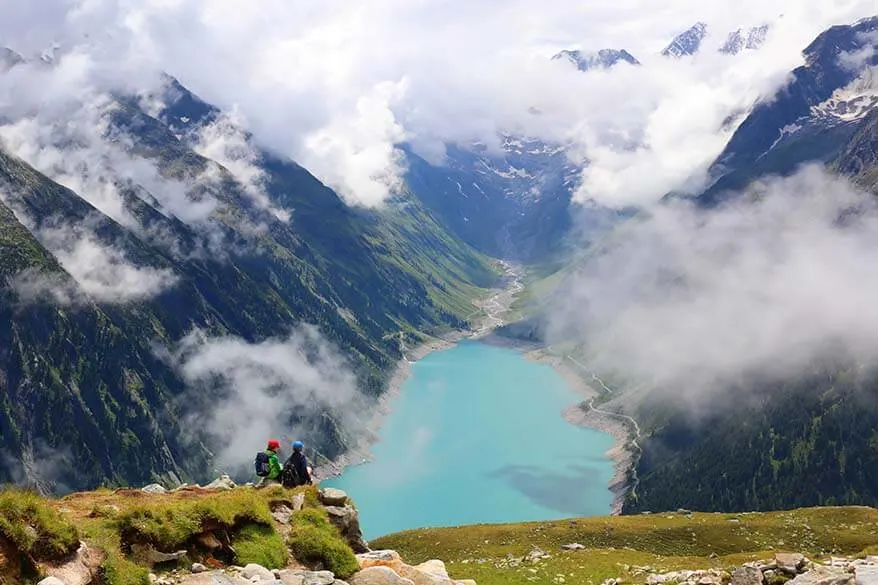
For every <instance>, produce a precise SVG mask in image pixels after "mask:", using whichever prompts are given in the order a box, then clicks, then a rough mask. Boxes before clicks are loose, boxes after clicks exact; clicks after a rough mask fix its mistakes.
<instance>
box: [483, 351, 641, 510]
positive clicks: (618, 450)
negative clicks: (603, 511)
mask: <svg viewBox="0 0 878 585" xmlns="http://www.w3.org/2000/svg"><path fill="white" fill-rule="evenodd" d="M482 341H483V342H484V343H489V344H492V345H497V346H499V347H506V348H509V349H514V350H517V351H520V352H522V353H523V354H524V357H525V358H526V359H528V360H531V361H534V362H537V363H541V364H545V365H547V366H549V367H551V368H552V369H554V370H555V371H556V372H557V373H558V375H559V376H561V377H562V378H564V380H565V381H566V382H567V385H568V386H569V387H570V389H571V390H572V391H573V392H574V393H576V394H579V395H580V396H582V398H583V400H582V401H581V402H577V403H576V404H572V405H570V406H569V407H568V408H566V409H565V410H564V411H563V412H562V413H561V416H562V417H563V418H564V420H565V421H567V422H568V423H570V424H572V425H574V426H578V427H583V428H587V429H593V430H596V431H601V432H603V433H606V434H608V435H610V436H611V437H613V440H614V443H613V446H612V447H611V448H610V449H609V450H608V451H607V452H606V453H605V454H604V455H605V456H606V457H607V458H609V459H610V460H611V461H612V462H613V478H612V480H611V481H610V484H609V486H608V488H609V490H610V491H611V492H612V493H613V505H612V508H611V510H610V514H611V515H613V516H618V515H620V514H621V513H622V506H623V504H624V503H625V497H626V496H627V495H628V492H629V490H630V488H631V486H630V485H629V481H628V478H629V473H630V471H631V469H632V468H633V466H634V465H635V464H636V461H637V455H636V453H635V452H634V450H633V449H632V448H631V440H632V438H633V437H632V434H631V429H630V428H629V427H628V425H626V424H625V423H624V422H622V421H621V420H620V419H618V418H616V417H613V416H609V415H607V414H606V413H603V412H600V411H595V410H593V409H591V408H587V406H586V405H587V404H588V402H589V401H590V400H592V399H594V398H597V397H598V396H600V395H601V392H600V391H598V390H597V389H595V388H594V387H592V386H591V385H590V384H589V382H588V380H587V379H585V378H583V377H582V375H581V373H580V372H579V371H578V370H577V369H576V368H575V367H573V365H572V364H571V363H570V362H569V361H568V360H566V359H564V358H563V357H561V356H557V355H551V354H548V353H546V346H545V345H543V344H539V343H533V342H527V341H523V340H517V339H510V338H507V337H500V336H497V335H492V336H490V337H487V338H484V339H482Z"/></svg>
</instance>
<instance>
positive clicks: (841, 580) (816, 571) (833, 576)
mask: <svg viewBox="0 0 878 585" xmlns="http://www.w3.org/2000/svg"><path fill="white" fill-rule="evenodd" d="M778 566H780V563H778ZM787 585H856V577H855V576H854V575H853V574H851V573H848V572H847V571H844V570H841V569H831V568H829V567H822V566H817V567H814V568H813V569H811V570H810V571H808V572H807V573H802V574H801V575H799V576H798V577H796V578H795V579H793V580H791V581H788V582H787Z"/></svg>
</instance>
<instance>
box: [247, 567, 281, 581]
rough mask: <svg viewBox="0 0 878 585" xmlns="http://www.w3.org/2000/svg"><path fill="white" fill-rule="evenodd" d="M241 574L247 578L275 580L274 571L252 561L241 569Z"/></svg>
mask: <svg viewBox="0 0 878 585" xmlns="http://www.w3.org/2000/svg"><path fill="white" fill-rule="evenodd" d="M241 576H242V577H244V578H245V579H249V580H251V581H252V580H253V579H254V578H256V577H258V578H259V579H263V580H266V581H274V580H275V578H274V573H272V572H271V571H269V570H268V569H266V568H265V567H263V566H262V565H257V564H256V563H250V564H249V565H247V566H246V567H244V569H243V570H242V571H241Z"/></svg>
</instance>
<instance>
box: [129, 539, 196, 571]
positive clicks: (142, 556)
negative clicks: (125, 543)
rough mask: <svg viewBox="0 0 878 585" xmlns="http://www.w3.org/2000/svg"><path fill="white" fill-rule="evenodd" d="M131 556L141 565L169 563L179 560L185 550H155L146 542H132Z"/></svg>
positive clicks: (183, 555)
mask: <svg viewBox="0 0 878 585" xmlns="http://www.w3.org/2000/svg"><path fill="white" fill-rule="evenodd" d="M131 556H132V557H134V561H135V562H137V563H140V564H141V565H149V566H150V567H151V566H152V565H157V564H159V563H169V562H171V561H179V560H180V559H182V558H183V557H185V556H186V551H185V550H178V551H176V552H172V553H164V552H161V551H159V550H156V549H155V548H153V547H152V546H151V545H148V544H132V545H131Z"/></svg>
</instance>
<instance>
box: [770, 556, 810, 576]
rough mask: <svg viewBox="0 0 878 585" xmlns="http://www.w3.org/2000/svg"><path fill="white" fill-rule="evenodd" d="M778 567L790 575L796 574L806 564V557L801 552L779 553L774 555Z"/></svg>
mask: <svg viewBox="0 0 878 585" xmlns="http://www.w3.org/2000/svg"><path fill="white" fill-rule="evenodd" d="M774 562H775V563H777V569H778V570H779V571H782V572H784V573H787V574H788V575H795V574H797V573H799V571H800V570H801V569H802V568H804V566H805V557H804V555H800V554H799V553H777V554H775V555H774Z"/></svg>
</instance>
